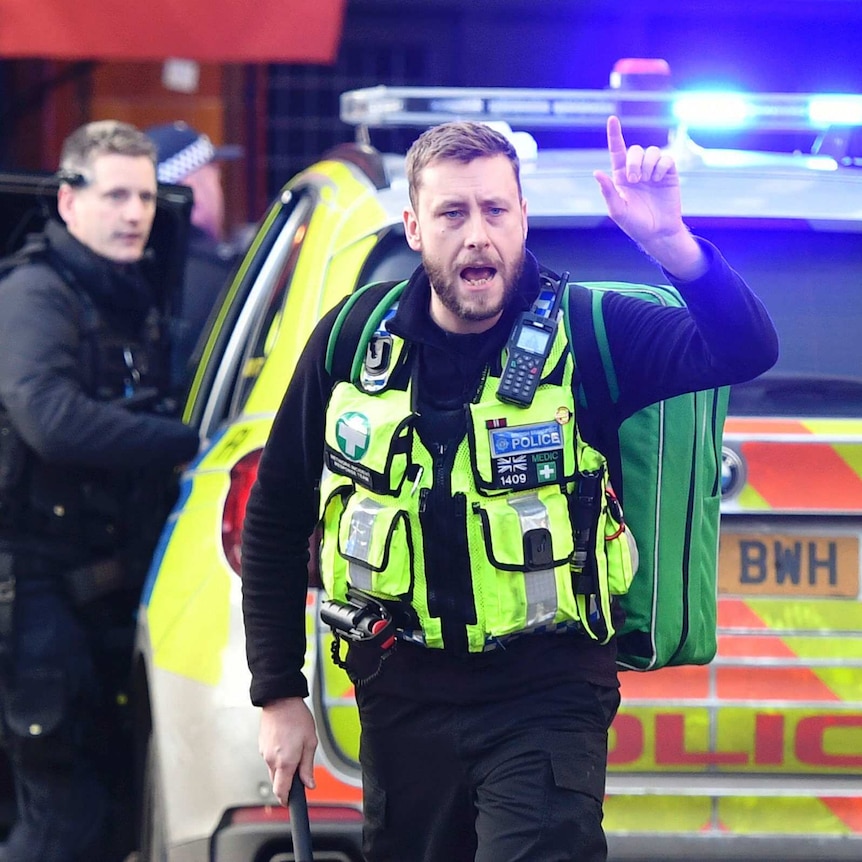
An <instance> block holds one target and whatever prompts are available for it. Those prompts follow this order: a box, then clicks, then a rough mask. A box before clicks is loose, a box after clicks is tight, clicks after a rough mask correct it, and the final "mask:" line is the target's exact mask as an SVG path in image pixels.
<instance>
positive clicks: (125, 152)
mask: <svg viewBox="0 0 862 862" xmlns="http://www.w3.org/2000/svg"><path fill="white" fill-rule="evenodd" d="M109 154H115V155H118V156H146V157H147V158H148V159H149V160H150V161H151V162H152V163H153V167H154V168H155V166H156V145H155V144H154V143H153V142H152V141H151V140H150V139H149V138H148V137H147V136H146V135H145V134H144V133H143V132H142V131H141V130H140V129H138V128H136V127H135V126H133V125H131V124H130V123H121V122H120V121H119V120H97V121H96V122H93V123H87V124H86V125H84V126H81V127H80V128H78V129H76V130H75V131H74V132H72V134H71V135H69V137H68V138H66V140H65V142H64V143H63V151H62V153H61V154H60V168H61V169H62V170H64V171H71V172H73V173H82V172H83V171H86V169H87V168H89V167H90V166H91V165H92V164H93V160H94V159H95V158H97V157H98V156H104V155H109Z"/></svg>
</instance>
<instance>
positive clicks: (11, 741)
mask: <svg viewBox="0 0 862 862" xmlns="http://www.w3.org/2000/svg"><path fill="white" fill-rule="evenodd" d="M91 610H92V611H93V612H94V613H95V612H96V611H97V610H98V608H96V606H94V607H93V608H92V609H91ZM111 615H113V608H112V609H111V614H105V615H104V617H105V618H104V619H101V620H99V623H100V624H99V625H98V626H95V629H94V631H90V630H89V627H88V625H87V622H88V621H87V620H86V619H85V618H83V617H82V616H81V615H80V613H79V612H78V611H76V609H74V608H73V607H72V605H71V604H70V602H69V600H68V598H67V597H66V596H65V594H64V593H63V591H62V589H61V587H60V584H59V578H54V579H50V578H49V579H43V578H37V577H35V576H30V577H27V576H26V575H24V576H20V577H19V578H18V596H17V599H16V607H15V638H14V668H13V669H12V672H11V673H10V674H8V675H4V679H3V681H2V684H0V725H2V734H0V735H2V737H3V744H4V746H5V748H6V749H7V752H8V755H9V759H10V763H11V766H12V772H13V777H14V781H15V790H16V800H17V815H18V816H17V820H16V822H15V824H14V826H13V828H12V831H11V833H10V835H9V837H8V841H7V843H6V846H5V847H4V849H3V851H0V857H2V859H3V860H4V862H5V860H7V859H8V860H9V862H102V860H105V862H115V860H117V859H120V858H122V857H123V855H125V853H124V852H121V851H123V850H125V849H126V847H127V836H126V835H122V836H119V835H117V836H115V834H114V832H115V830H117V829H120V827H121V823H122V826H123V827H125V826H126V825H127V823H126V821H127V818H128V817H129V816H130V812H128V811H127V798H126V797H127V794H126V793H125V788H123V790H122V791H121V785H120V782H119V781H117V782H113V781H112V778H111V776H112V772H113V770H114V769H117V770H118V771H119V770H123V772H124V773H129V772H131V771H132V770H131V769H130V767H129V763H130V760H129V754H130V752H131V744H130V743H131V739H130V738H128V739H126V738H125V736H124V735H123V734H122V733H121V731H120V728H119V727H118V726H117V723H116V720H115V714H114V710H116V703H115V701H114V698H113V696H112V695H113V694H114V692H115V691H116V688H115V686H113V685H112V684H111V682H112V681H111V680H110V679H109V677H111V676H115V675H116V676H119V675H120V673H122V671H123V670H125V673H126V674H127V673H128V665H129V659H130V655H131V646H130V644H131V642H130V641H129V642H128V645H127V644H126V643H125V633H123V634H122V636H121V637H122V639H123V641H124V642H123V643H122V645H121V646H118V647H117V648H114V644H113V643H110V644H107V643H106V642H105V639H108V638H112V637H113V635H114V632H115V629H114V628H113V627H112V626H111V625H110V624H109V620H108V619H107V618H108V617H110V616H111ZM129 616H130V619H131V615H129ZM129 630H130V631H131V627H129ZM119 639H120V637H119V636H118V640H119ZM109 647H110V648H109ZM109 658H110V660H111V661H114V660H116V663H117V673H116V674H114V673H109V672H108V661H109ZM125 780H126V779H125V778H124V779H123V781H125ZM4 854H5V855H4Z"/></svg>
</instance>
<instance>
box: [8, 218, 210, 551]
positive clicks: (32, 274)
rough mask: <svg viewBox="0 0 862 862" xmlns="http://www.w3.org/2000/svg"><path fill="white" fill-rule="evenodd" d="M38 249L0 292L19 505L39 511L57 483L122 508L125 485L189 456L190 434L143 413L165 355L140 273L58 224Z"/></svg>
mask: <svg viewBox="0 0 862 862" xmlns="http://www.w3.org/2000/svg"><path fill="white" fill-rule="evenodd" d="M43 245H45V246H46V251H45V252H44V253H41V254H38V255H36V256H35V257H34V258H33V260H32V261H31V262H30V263H26V264H24V265H22V266H20V267H18V268H17V269H15V270H14V271H13V272H12V273H11V274H9V275H8V276H7V277H6V278H4V279H3V280H2V282H0V405H2V409H3V411H4V413H5V415H6V418H7V420H8V421H9V422H10V423H11V425H12V427H13V428H14V430H15V431H16V432H17V434H18V435H19V436H20V438H21V440H22V441H23V443H24V444H25V446H26V449H27V454H28V458H29V459H30V460H31V462H32V464H31V465H30V466H29V467H28V477H27V481H28V483H29V489H28V490H27V493H28V496H29V498H30V502H32V497H33V495H34V494H36V495H37V496H38V495H39V494H42V495H43V496H45V497H46V499H45V500H44V501H43V503H44V504H46V505H50V504H51V501H50V499H48V498H49V497H50V494H52V493H54V490H53V488H54V486H55V485H57V483H59V481H60V479H59V478H58V477H62V479H63V482H64V483H65V485H66V486H67V488H68V487H69V486H71V485H72V484H74V485H76V486H77V487H78V488H81V487H83V486H88V487H89V486H92V487H98V488H101V489H105V488H110V489H112V494H111V495H112V496H114V497H115V498H116V497H117V494H119V495H120V497H119V499H114V500H113V501H111V503H110V505H116V506H120V507H122V506H123V497H122V495H133V494H134V493H135V492H136V478H138V477H141V476H145V475H147V474H150V475H152V474H153V473H157V472H161V473H168V474H169V473H170V472H171V470H172V468H173V467H174V466H175V465H178V464H181V463H183V462H186V461H188V460H190V459H191V458H192V457H194V455H195V454H196V452H197V450H198V445H199V441H198V436H197V433H196V432H195V431H194V430H193V429H192V428H189V427H188V426H186V425H184V424H183V423H182V422H180V421H179V420H177V419H174V418H170V417H168V416H162V415H155V414H153V413H151V412H148V409H149V408H150V407H152V406H153V405H154V404H156V403H158V396H159V393H160V390H163V388H164V385H165V380H166V374H165V373H163V372H162V370H161V369H162V368H163V367H164V366H165V363H166V361H167V356H166V355H163V354H164V353H165V346H164V344H163V343H162V341H161V328H160V321H159V319H158V315H157V313H156V311H155V309H154V302H153V297H152V292H151V286H150V285H149V283H148V282H147V280H146V278H145V277H144V275H143V273H142V270H141V267H140V266H137V265H120V264H116V263H113V262H112V261H109V260H107V259H106V258H103V257H100V256H99V255H97V254H95V253H93V252H92V251H91V250H90V249H88V248H87V247H86V246H84V245H82V244H81V243H79V242H78V241H77V240H76V239H74V238H73V237H72V236H71V235H70V234H69V233H68V232H67V231H66V229H65V227H64V226H63V225H61V224H60V223H58V222H49V223H48V224H47V226H46V229H45V235H44V243H43ZM142 396H147V397H145V398H143V399H142ZM150 396H152V397H150ZM45 485H47V486H49V487H50V488H52V490H50V491H47V490H46V488H45ZM43 492H44V493H43ZM113 492H116V493H113ZM40 499H41V498H40ZM29 529H30V526H29V522H28V524H27V525H25V526H24V528H23V531H24V532H27V531H28V530H29ZM37 532H38V530H37ZM66 532H69V531H66ZM7 538H8V537H7ZM13 538H15V537H13ZM64 541H65V537H64Z"/></svg>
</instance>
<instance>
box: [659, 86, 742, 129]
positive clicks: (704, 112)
mask: <svg viewBox="0 0 862 862" xmlns="http://www.w3.org/2000/svg"><path fill="white" fill-rule="evenodd" d="M754 113H755V112H754V107H753V105H752V104H751V103H750V102H749V101H748V100H747V99H746V97H745V96H743V95H741V94H740V93H719V92H690V93H685V94H683V95H680V96H677V97H676V98H675V99H674V101H673V115H674V117H675V118H676V119H677V121H678V122H679V123H681V124H682V125H684V126H690V127H697V128H700V129H703V128H713V129H736V128H740V127H743V126H746V125H748V124H749V123H750V122H751V120H752V118H753V116H754Z"/></svg>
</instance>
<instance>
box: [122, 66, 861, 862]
mask: <svg viewBox="0 0 862 862" xmlns="http://www.w3.org/2000/svg"><path fill="white" fill-rule="evenodd" d="M629 71H632V72H633V71H636V70H633V69H630V70H629ZM617 83H618V84H619V83H620V82H619V81H617ZM341 108H342V119H343V120H344V121H345V122H347V123H350V124H353V125H355V126H356V129H357V138H356V140H357V142H356V143H355V144H350V145H345V146H342V147H339V148H338V149H336V150H334V151H333V152H331V153H329V154H328V155H326V156H325V157H324V158H322V159H321V160H320V161H318V162H317V163H316V164H313V165H311V166H310V167H309V168H308V169H307V170H304V171H302V172H301V173H300V174H298V175H297V176H296V177H294V178H293V179H291V180H290V181H289V182H288V183H287V185H285V187H284V189H283V190H282V192H281V194H280V195H279V197H278V199H277V200H275V201H274V203H273V204H272V206H271V208H270V209H269V211H268V213H267V214H266V216H265V218H264V219H263V220H262V223H261V225H260V229H259V231H258V233H257V236H256V238H255V240H254V242H253V244H252V246H251V248H250V250H249V252H248V254H247V256H246V258H245V260H244V262H243V264H242V266H241V268H240V270H239V271H238V274H237V276H236V278H235V279H234V281H233V283H232V285H231V287H230V289H229V291H228V292H227V294H226V298H225V300H224V303H223V305H222V307H221V308H220V309H219V310H218V314H217V316H215V317H214V319H213V321H212V324H211V330H210V332H209V334H208V337H207V339H206V342H205V344H204V346H203V352H202V358H201V361H200V364H199V367H198V369H197V373H196V376H195V378H194V381H193V384H192V386H191V390H190V394H189V397H188V402H187V404H186V408H185V418H186V419H187V421H189V422H191V423H193V424H194V425H196V426H197V427H198V428H199V429H200V433H201V437H202V438H203V439H204V440H205V441H206V447H205V450H204V451H203V454H202V455H201V456H200V457H199V458H198V459H197V460H196V461H195V463H193V464H192V465H190V467H189V469H188V470H187V472H186V474H185V476H184V477H183V481H182V490H181V496H180V500H179V502H178V504H177V506H176V508H175V510H174V512H173V513H172V515H171V517H170V519H169V522H168V524H167V526H166V528H165V530H164V533H163V536H162V538H161V542H160V545H159V548H158V551H157V554H156V557H155V559H154V562H153V565H152V569H151V573H150V577H149V580H148V583H147V585H146V589H145V591H144V594H143V596H142V602H141V609H140V620H139V632H138V646H137V654H136V666H135V678H136V687H135V691H134V692H133V695H134V699H135V700H134V702H135V703H136V704H137V711H138V722H139V730H140V736H141V739H142V749H141V751H142V754H141V763H142V766H143V769H142V772H143V779H142V780H143V785H142V787H143V814H144V816H143V839H142V857H143V859H144V860H146V862H151V860H152V862H154V860H159V862H164V860H171V862H204V860H207V862H226V860H230V862H243V860H247V862H286V860H290V859H292V858H294V857H293V855H292V848H291V838H290V827H289V822H288V812H287V811H286V810H285V809H284V808H282V807H280V806H279V805H278V803H277V801H276V800H275V798H274V797H273V796H272V793H271V788H270V782H269V778H268V775H267V771H266V768H265V766H264V764H263V762H262V760H261V758H260V756H259V754H258V747H257V732H258V715H257V712H256V710H254V709H253V708H252V707H251V706H250V705H249V699H248V685H249V674H248V670H247V667H246V663H245V655H244V644H243V625H242V617H241V612H240V588H241V560H240V535H241V527H242V521H243V514H244V508H245V504H246V501H247V498H248V493H249V490H250V487H251V485H252V483H253V481H254V478H255V471H256V466H257V463H258V459H259V457H260V453H261V450H262V448H263V446H264V444H265V442H266V439H267V434H268V432H269V429H270V426H271V423H272V420H273V417H274V414H275V412H276V410H277V408H278V406H279V403H280V399H281V396H282V394H283V392H284V389H285V386H286V384H287V382H288V381H289V379H290V375H291V373H292V370H293V368H294V367H295V364H296V362H297V358H298V356H299V353H300V351H301V349H302V347H303V344H304V342H305V340H306V338H307V336H308V335H309V333H310V332H311V329H312V327H313V326H314V324H315V323H316V321H317V320H318V319H319V318H320V317H321V316H322V315H323V314H324V313H325V312H326V311H327V310H328V309H329V308H331V307H332V306H333V305H334V304H335V303H336V302H338V301H339V300H340V299H341V298H342V297H343V296H345V295H346V294H348V293H349V292H351V291H352V290H354V289H355V288H356V287H358V286H360V285H362V284H365V283H367V282H370V281H376V280H383V279H393V278H400V277H405V276H406V275H407V274H409V272H410V271H411V270H412V269H413V267H414V266H415V265H416V263H417V261H416V258H415V256H414V254H413V253H412V252H411V251H410V250H409V249H408V247H407V245H406V243H405V241H404V236H403V231H402V228H401V214H402V210H403V208H404V206H405V204H406V202H407V184H406V180H405V177H404V173H403V164H402V163H403V149H402V150H400V151H399V152H397V153H393V154H386V153H381V152H379V151H378V150H376V149H374V148H373V147H372V146H371V145H370V141H371V138H372V135H374V134H378V132H377V131H376V130H378V129H380V128H389V129H396V128H397V129H405V128H406V129H410V130H411V131H410V132H409V133H408V140H409V139H410V137H411V136H412V137H415V135H416V134H418V132H419V130H420V129H421V128H423V127H425V126H427V125H430V124H433V123H437V122H441V121H444V120H447V119H451V118H455V117H458V118H469V119H480V120H485V121H488V122H493V123H496V124H498V125H499V126H500V128H502V129H504V130H505V131H506V133H507V134H511V136H512V139H513V141H514V142H515V143H516V146H517V148H518V150H519V153H520V154H521V159H522V165H523V168H522V183H523V189H524V195H525V197H526V199H527V202H528V210H529V217H530V237H529V242H528V247H529V248H530V249H531V250H532V251H533V252H534V253H535V254H536V255H537V257H538V258H539V259H540V260H541V261H542V262H543V263H545V264H546V265H548V266H550V267H551V268H553V269H555V270H557V271H561V270H570V271H571V272H572V278H573V280H584V281H587V280H620V281H635V282H650V281H655V280H656V279H658V278H660V277H661V276H660V273H659V272H658V270H657V269H656V268H654V267H653V266H652V265H651V264H650V262H649V261H647V260H645V259H644V257H643V255H642V254H641V253H640V252H639V251H638V250H637V249H636V248H634V247H633V245H632V244H631V242H630V241H629V240H628V239H627V238H626V237H625V236H624V235H623V234H622V233H621V232H620V231H619V229H618V228H617V227H616V226H615V225H613V224H612V223H611V222H610V221H609V219H608V217H607V214H606V210H605V206H604V202H603V200H602V198H601V195H600V193H599V190H598V188H597V185H596V183H595V180H594V178H593V176H592V172H593V171H594V170H595V169H596V168H604V167H605V166H606V162H607V152H606V149H605V148H604V144H603V139H602V137H601V130H602V129H603V128H604V123H605V119H606V117H607V116H608V114H611V113H617V114H618V115H620V116H621V118H622V121H623V128H624V132H625V133H626V136H627V140H628V141H629V142H632V141H635V140H637V139H638V138H639V136H640V135H643V137H644V139H646V137H648V136H653V137H655V136H659V138H660V139H661V141H662V143H665V144H666V145H667V146H669V147H671V148H672V149H673V151H674V153H675V155H676V157H677V162H678V164H679V168H680V174H681V182H682V195H683V208H684V213H685V215H686V218H687V221H688V223H689V225H690V226H691V227H692V229H693V230H694V231H695V232H696V233H698V234H700V235H702V236H704V237H706V238H708V239H710V240H712V241H714V242H715V243H716V244H717V245H718V246H719V247H720V248H721V249H722V251H723V252H724V253H725V255H726V256H727V258H728V259H729V260H730V261H731V263H732V264H733V265H734V266H735V267H736V268H737V269H738V270H739V271H740V272H742V273H743V274H744V275H745V277H746V279H747V280H748V281H749V282H750V284H751V285H752V286H753V287H754V289H755V290H756V291H757V292H758V293H759V295H760V296H761V297H762V298H763V300H764V301H765V303H766V305H767V307H768V308H769V309H770V311H771V313H772V314H773V316H774V318H775V321H776V324H777V327H778V330H779V333H780V337H781V341H782V354H781V358H780V360H779V362H778V364H777V366H776V367H775V369H774V370H773V371H772V372H770V373H769V374H767V375H765V376H764V377H763V378H761V379H760V380H758V381H755V382H754V383H752V384H748V385H745V386H742V387H738V388H736V389H735V390H734V391H733V393H732V400H731V411H730V412H731V415H730V418H729V419H728V422H727V425H726V431H725V450H724V451H725V455H724V464H723V468H724V469H723V480H724V481H723V493H724V499H723V515H722V535H721V550H720V558H721V562H720V584H719V593H720V596H719V599H720V600H719V626H720V632H719V640H720V645H719V653H718V656H717V658H716V659H715V661H714V662H712V664H710V665H708V666H704V667H683V668H673V669H666V670H661V671H656V672H651V673H635V672H626V673H624V674H623V708H622V710H621V711H620V713H619V716H618V718H617V719H616V721H615V723H614V726H613V729H612V733H611V740H610V746H611V747H610V762H609V767H610V771H609V778H608V787H607V799H606V827H607V830H608V836H609V845H610V852H611V858H612V859H614V860H634V859H662V860H667V859H688V860H690V859H695V858H697V859H721V860H728V859H744V858H767V857H768V858H781V859H785V860H789V859H813V858H818V859H823V858H829V859H831V860H838V859H858V858H862V778H860V775H862V754H860V752H862V604H860V552H862V376H860V375H862V371H860V369H862V338H860V337H859V332H860V329H859V321H860V320H862V290H860V286H862V160H860V156H862V152H860V151H855V150H854V149H853V146H854V140H858V132H857V131H855V130H854V128H853V127H854V126H855V127H859V126H862V97H859V96H851V95H833V96H816V95H799V94H797V95H782V94H765V95H764V94H744V93H718V92H713V93H705V92H701V93H690V92H676V91H674V90H673V89H672V88H669V87H666V86H662V87H661V88H660V89H657V90H649V89H642V88H639V89H626V87H625V86H617V87H611V88H610V89H608V90H591V91H579V90H553V91H548V90H517V91H510V90H500V89H490V90H489V89H448V88H432V89H427V88H389V87H378V88H373V89H369V90H360V91H354V92H351V93H346V94H344V95H343V97H342V101H341ZM787 134H791V135H793V136H795V137H794V143H793V147H794V148H795V151H791V152H783V153H782V152H778V151H777V150H776V149H772V150H767V149H766V148H765V145H763V148H760V149H755V148H753V147H754V146H757V141H758V140H763V141H767V140H769V141H772V140H774V139H778V138H779V137H780V136H784V135H787ZM590 135H592V136H593V139H594V143H593V144H591V145H589V146H579V145H578V143H579V141H581V140H582V138H583V137H589V136H590ZM721 135H725V136H728V135H729V137H726V140H728V141H734V140H740V139H742V138H743V136H744V137H745V139H746V140H750V141H754V144H748V145H747V146H749V149H744V150H743V149H734V148H731V147H728V146H716V145H715V142H716V141H718V140H719V137H720V136H721ZM854 136H855V137H854ZM803 138H804V139H805V140H806V145H805V147H804V149H800V148H799V147H798V145H797V143H796V141H797V140H798V139H803ZM546 140H547V141H553V146H549V145H548V144H547V143H545V141H546ZM719 142H720V141H719ZM317 584H319V581H318V580H317V578H316V573H315V572H313V571H312V572H311V578H310V587H309V590H308V595H307V609H308V613H307V616H306V626H307V633H308V644H309V648H308V653H307V658H306V666H305V672H306V674H307V676H308V678H309V680H310V682H311V686H312V694H311V696H310V705H311V706H312V708H313V710H314V713H315V715H316V718H317V724H318V730H319V734H320V742H321V745H320V749H319V753H318V758H317V764H316V782H317V787H316V789H315V790H314V791H311V792H309V794H308V801H309V810H310V818H311V824H312V830H313V833H314V843H315V858H316V859H319V860H344V862H355V860H359V859H360V858H361V857H360V851H359V846H360V840H359V834H360V830H361V824H362V793H361V785H360V774H359V769H358V765H357V751H358V721H357V715H356V709H355V704H354V700H353V692H352V690H351V687H350V684H349V681H348V680H347V677H346V676H345V675H344V673H343V672H342V671H340V670H339V669H337V668H336V667H334V665H333V664H332V661H331V658H330V635H329V630H328V628H327V627H325V626H322V625H321V624H320V622H319V606H320V603H321V592H320V589H319V587H318V586H317Z"/></svg>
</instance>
